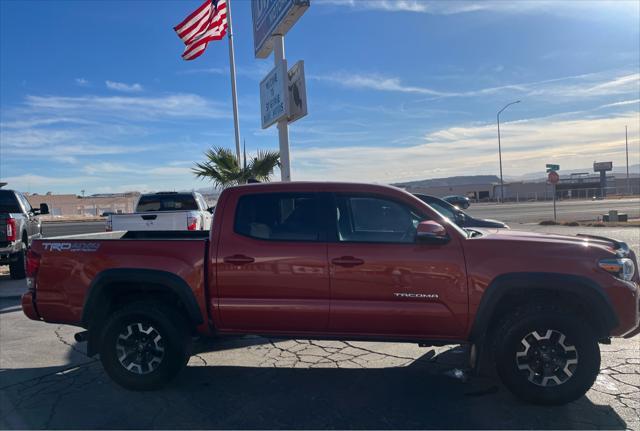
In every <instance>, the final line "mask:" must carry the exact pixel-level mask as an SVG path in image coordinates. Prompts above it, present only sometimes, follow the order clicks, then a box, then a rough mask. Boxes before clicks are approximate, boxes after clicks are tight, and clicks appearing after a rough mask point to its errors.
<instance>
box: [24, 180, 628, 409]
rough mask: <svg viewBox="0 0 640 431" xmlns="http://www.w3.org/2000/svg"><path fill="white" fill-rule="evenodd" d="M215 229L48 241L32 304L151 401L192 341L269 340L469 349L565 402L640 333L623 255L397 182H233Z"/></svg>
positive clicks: (614, 246)
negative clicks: (471, 216)
mask: <svg viewBox="0 0 640 431" xmlns="http://www.w3.org/2000/svg"><path fill="white" fill-rule="evenodd" d="M203 234H204V235H209V234H208V233H207V232H203V233H200V232H131V231H130V232H107V233H100V234H93V235H83V236H68V237H59V238H49V239H39V240H36V241H34V243H33V246H32V249H31V251H30V252H29V254H28V259H27V274H28V285H29V291H28V293H26V294H25V295H24V297H23V298H22V307H23V310H24V312H25V314H26V315H27V316H28V317H29V318H31V319H36V320H43V321H46V322H54V323H64V324H70V325H77V326H80V327H83V328H85V329H86V330H85V331H82V332H80V333H79V334H78V336H77V337H76V339H77V340H79V341H84V340H86V341H87V342H88V345H87V349H88V353H89V355H95V354H99V355H100V359H101V361H102V363H103V365H104V368H105V370H106V372H107V373H108V374H109V375H110V376H111V378H112V379H113V380H115V381H116V382H117V383H119V384H120V385H122V386H124V387H126V388H130V389H136V390H148V389H153V388H157V387H159V386H161V385H163V384H165V383H166V382H167V381H169V380H170V379H171V378H173V377H174V376H175V375H176V374H177V373H178V372H179V371H180V370H181V369H182V368H183V367H184V366H185V364H186V362H187V361H188V358H189V354H190V342H191V340H192V339H193V336H196V335H200V336H212V335H215V334H260V335H268V336H272V337H279V336H281V337H295V338H309V339H348V340H389V341H395V342H399V341H404V342H414V343H420V344H421V345H443V344H459V343H468V344H470V345H471V348H470V349H469V350H470V352H471V358H470V359H471V361H472V363H473V364H476V365H477V363H478V358H490V360H491V361H490V362H489V363H490V364H495V366H496V370H497V372H498V374H499V376H500V377H501V380H502V381H503V382H504V384H505V385H506V386H507V387H508V388H509V389H510V390H511V391H512V392H514V393H515V394H516V395H518V396H520V397H522V398H524V399H525V400H529V401H531V402H537V403H546V404H560V403H566V402H569V401H571V400H575V399H576V398H578V397H580V396H582V395H583V394H584V393H585V392H586V391H587V390H588V389H589V388H590V387H591V385H592V384H593V382H594V380H595V378H596V376H597V374H598V372H599V366H600V351H599V347H598V343H599V342H604V343H606V342H608V341H609V340H610V337H612V336H618V337H631V336H633V335H635V334H637V333H638V332H639V325H640V320H639V310H638V307H639V300H638V299H639V297H640V288H639V282H640V280H639V277H638V273H637V272H636V271H635V268H636V266H637V261H636V257H635V255H634V253H633V251H631V250H629V248H628V247H627V246H626V245H625V244H624V243H621V242H618V241H615V240H611V239H607V238H600V237H588V236H578V237H569V236H559V235H542V234H533V233H525V232H515V231H511V230H498V229H496V230H463V229H461V228H459V227H457V226H456V225H455V224H454V223H451V222H450V221H449V220H448V219H446V218H444V217H443V216H441V215H440V214H439V213H437V212H436V211H434V210H433V209H432V208H431V207H429V206H428V205H427V204H425V203H423V202H422V201H421V200H419V199H417V198H416V197H414V196H412V195H411V194H409V193H406V192H404V191H402V190H399V189H396V188H392V187H387V186H381V185H366V184H347V183H344V184H343V183H304V182H300V183H296V182H294V183H274V184H249V185H245V186H239V187H233V188H229V189H226V190H225V191H224V192H223V193H222V195H221V196H220V200H219V202H218V206H217V208H216V210H215V214H214V219H213V224H212V229H211V232H210V236H208V237H205V236H203ZM485 360H486V361H489V359H483V361H485Z"/></svg>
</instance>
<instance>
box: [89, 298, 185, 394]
mask: <svg viewBox="0 0 640 431" xmlns="http://www.w3.org/2000/svg"><path fill="white" fill-rule="evenodd" d="M190 337H191V335H190V333H189V328H188V325H187V321H186V319H185V318H184V316H183V315H181V314H180V313H179V312H178V311H177V310H174V309H173V308H171V307H168V306H165V305H163V304H157V303H148V302H136V303H132V304H129V305H125V306H124V307H122V308H120V309H119V310H117V311H116V312H115V313H113V314H112V315H111V316H110V317H109V318H108V319H107V321H106V323H105V325H104V327H103V331H102V337H101V342H100V360H101V362H102V365H103V367H104V369H105V371H106V372H107V374H108V375H109V377H111V379H113V381H115V382H116V383H117V384H119V385H120V386H122V387H124V388H126V389H131V390H136V391H148V390H154V389H158V388H160V387H162V386H164V385H165V384H167V383H168V382H170V381H171V380H172V379H173V378H174V377H175V376H176V375H177V374H178V373H179V372H180V371H181V370H182V368H184V366H185V365H186V363H187V362H188V357H189V343H190V340H191V338H190Z"/></svg>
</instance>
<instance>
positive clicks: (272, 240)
mask: <svg viewBox="0 0 640 431" xmlns="http://www.w3.org/2000/svg"><path fill="white" fill-rule="evenodd" d="M322 208H323V207H322V204H321V194H319V193H306V192H305V193H295V192H291V193H290V192H287V193H264V192H262V193H254V194H251V193H244V194H236V195H232V196H231V197H230V199H229V201H228V202H227V203H226V204H225V209H224V210H223V214H222V217H223V221H222V227H221V232H220V241H219V245H218V253H217V257H216V266H217V289H218V307H219V313H220V320H221V322H222V326H223V328H221V329H223V330H230V331H233V330H239V331H253V332H257V331H265V333H266V332H269V333H277V332H313V331H322V330H325V329H326V328H327V325H328V320H329V303H330V293H329V273H328V265H327V243H326V235H325V229H324V228H323V226H322V224H321V221H322V217H321V215H320V213H321V211H322ZM327 208H328V207H326V206H325V207H324V209H325V210H326V209H327Z"/></svg>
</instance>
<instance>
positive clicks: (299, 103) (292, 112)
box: [288, 60, 307, 123]
mask: <svg viewBox="0 0 640 431" xmlns="http://www.w3.org/2000/svg"><path fill="white" fill-rule="evenodd" d="M288 75H289V85H288V90H289V123H293V122H294V121H296V120H299V119H300V118H302V117H304V116H305V115H307V85H306V82H305V79H304V61H303V60H300V61H299V62H297V63H296V64H294V65H293V67H292V68H291V69H289V73H288Z"/></svg>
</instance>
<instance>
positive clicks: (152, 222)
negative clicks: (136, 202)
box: [111, 211, 188, 231]
mask: <svg viewBox="0 0 640 431" xmlns="http://www.w3.org/2000/svg"><path fill="white" fill-rule="evenodd" d="M187 214H188V212H186V211H162V212H160V211H159V212H145V213H133V214H114V215H112V216H111V229H112V230H114V231H119V230H136V231H140V230H187Z"/></svg>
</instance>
